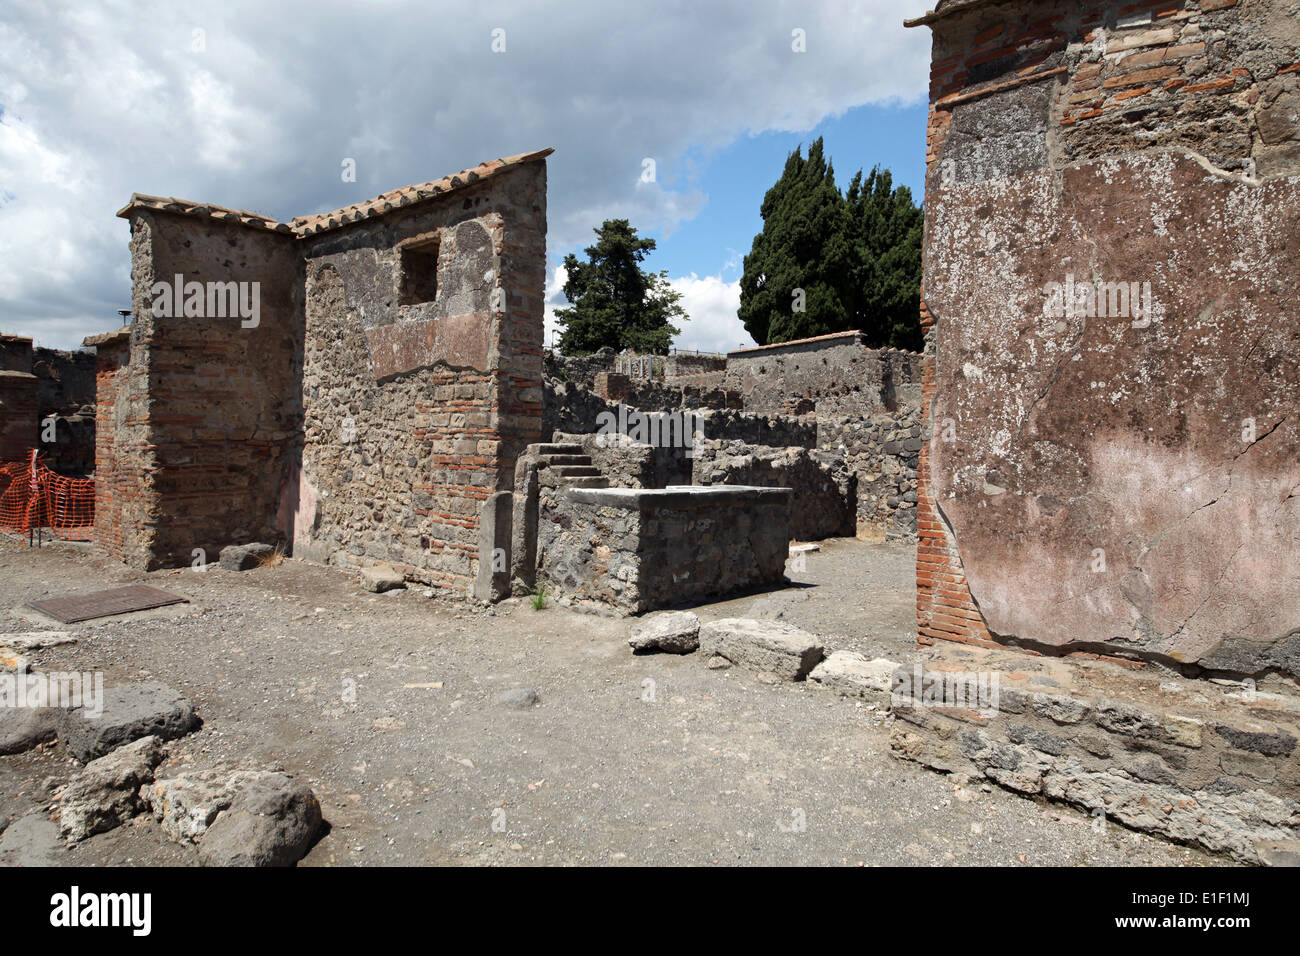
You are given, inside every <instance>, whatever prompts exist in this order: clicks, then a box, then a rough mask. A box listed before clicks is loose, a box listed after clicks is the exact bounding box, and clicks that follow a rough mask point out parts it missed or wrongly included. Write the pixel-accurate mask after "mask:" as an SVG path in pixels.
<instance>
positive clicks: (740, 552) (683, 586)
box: [537, 485, 791, 614]
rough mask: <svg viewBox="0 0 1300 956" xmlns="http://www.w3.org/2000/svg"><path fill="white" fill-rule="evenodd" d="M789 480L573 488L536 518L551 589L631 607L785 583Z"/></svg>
mask: <svg viewBox="0 0 1300 956" xmlns="http://www.w3.org/2000/svg"><path fill="white" fill-rule="evenodd" d="M790 494H791V492H790V489H789V488H751V487H745V486H731V485H729V486H722V487H714V488H703V487H695V486H671V487H668V488H659V489H644V488H566V489H564V490H563V492H562V493H561V494H559V495H557V496H556V498H555V499H554V502H553V504H551V505H549V506H548V507H547V508H546V509H544V512H543V513H542V514H541V515H539V518H538V542H537V555H538V559H537V565H538V567H537V575H538V581H539V582H544V583H545V584H546V586H547V587H548V588H549V589H550V591H551V592H552V593H553V594H556V595H557V596H558V597H561V598H567V599H569V600H571V601H576V602H578V603H583V602H597V603H600V604H603V605H609V606H612V607H614V608H616V609H618V610H620V611H622V612H624V613H630V614H638V613H641V612H643V611H649V610H654V609H656V608H664V607H671V606H673V605H677V604H685V603H690V602H692V601H699V600H702V599H704V598H710V597H717V596H720V595H726V594H734V593H737V592H741V591H746V590H750V589H754V588H761V587H765V586H773V585H780V584H781V583H782V582H783V581H784V580H785V559H786V556H787V553H788V549H789V540H790V538H789V517H788V509H789V500H790Z"/></svg>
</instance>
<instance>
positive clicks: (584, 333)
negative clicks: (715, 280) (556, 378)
mask: <svg viewBox="0 0 1300 956" xmlns="http://www.w3.org/2000/svg"><path fill="white" fill-rule="evenodd" d="M595 233H596V243H595V245H591V246H588V247H587V248H586V249H585V250H584V253H585V254H586V257H587V261H586V262H581V261H579V259H578V257H577V256H575V255H574V254H573V253H569V254H568V255H567V256H565V257H564V269H565V272H566V273H567V274H568V278H567V280H566V281H565V283H564V297H565V298H566V299H568V300H569V303H570V305H569V307H568V308H567V309H557V310H556V311H555V316H556V319H557V320H558V321H559V324H560V325H561V326H562V327H563V329H564V331H563V332H561V333H560V351H562V352H563V353H564V354H565V355H585V354H588V353H590V352H595V351H597V350H598V349H601V348H605V347H606V346H608V347H610V348H614V349H617V350H619V351H622V350H623V349H632V350H633V351H636V352H641V353H643V354H663V353H665V352H667V351H668V347H669V346H670V345H671V344H672V341H673V336H674V335H677V334H679V333H680V332H681V329H679V328H677V327H676V326H674V325H673V324H672V323H673V321H674V320H677V319H687V318H689V317H688V316H687V315H686V312H685V310H684V309H683V308H682V307H681V306H680V305H678V300H679V299H680V298H681V293H680V292H677V291H675V290H674V289H672V287H670V286H669V285H668V273H667V272H658V273H655V272H646V271H645V270H644V269H642V268H641V263H642V262H643V261H644V260H645V257H646V256H647V255H648V254H650V253H651V252H653V251H654V248H655V241H654V240H653V239H642V238H640V237H639V236H637V234H636V230H635V229H633V228H632V226H631V225H630V224H629V223H628V221H627V220H626V219H606V220H605V222H604V223H602V224H601V226H600V228H599V229H596V230H595Z"/></svg>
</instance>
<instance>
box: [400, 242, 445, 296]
mask: <svg viewBox="0 0 1300 956" xmlns="http://www.w3.org/2000/svg"><path fill="white" fill-rule="evenodd" d="M398 254H399V255H400V257H401V275H400V276H399V277H398V296H397V301H398V304H399V305H419V304H420V303H421V302H432V301H433V300H434V299H435V298H437V296H438V240H437V238H433V239H429V240H427V241H424V242H413V243H411V244H410V245H408V246H403V247H402V248H401V249H400V250H399V252H398Z"/></svg>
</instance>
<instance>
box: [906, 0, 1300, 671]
mask: <svg viewBox="0 0 1300 956" xmlns="http://www.w3.org/2000/svg"><path fill="white" fill-rule="evenodd" d="M909 25H912V26H919V25H925V26H928V27H929V28H930V29H931V30H932V32H933V37H934V52H933V64H932V70H931V86H930V123H929V145H928V156H927V159H928V176H927V189H926V204H925V205H926V240H925V260H924V263H925V266H924V274H925V281H924V300H925V307H926V310H927V311H926V312H925V314H924V315H923V322H924V325H925V328H926V330H927V334H926V343H927V344H926V372H925V383H924V386H925V402H926V405H927V409H928V412H929V419H930V426H931V434H930V437H929V441H928V442H927V444H926V447H925V449H924V450H923V453H922V458H921V462H920V481H921V495H920V499H921V501H920V505H921V507H920V512H919V518H920V535H921V544H920V549H919V553H918V558H917V580H918V585H919V592H920V593H919V607H918V627H919V631H920V635H921V638H922V639H923V640H925V641H929V640H935V639H945V640H955V641H965V642H973V643H980V644H997V643H1014V644H1018V645H1022V646H1026V647H1030V648H1037V649H1041V650H1048V651H1069V650H1087V651H1100V652H1103V653H1105V654H1108V655H1116V656H1132V657H1138V658H1146V659H1151V660H1161V661H1165V662H1168V663H1170V664H1173V665H1175V666H1184V667H1188V668H1189V669H1190V672H1192V673H1204V672H1211V673H1221V674H1225V675H1235V676H1240V675H1251V676H1261V675H1267V674H1272V673H1280V674H1284V675H1289V676H1290V677H1293V678H1294V677H1296V676H1300V562H1297V561H1296V555H1297V554H1298V553H1300V418H1298V417H1297V409H1300V365H1298V362H1300V358H1298V357H1300V314H1298V313H1297V310H1296V307H1295V301H1294V298H1295V292H1294V290H1295V288H1296V285H1297V279H1298V278H1300V255H1297V253H1298V251H1300V8H1298V7H1297V4H1295V3H1294V2H1291V0H1241V2H1237V0H1156V2H1150V0H1136V2H1133V0H1127V2H1122V3H1120V2H1109V3H1108V2H1098V0H1094V2H1089V3H1073V2H1064V0H946V2H942V3H940V4H938V6H937V8H936V9H935V10H934V11H933V12H931V13H929V14H927V15H925V16H924V17H921V18H919V19H917V20H914V21H911V23H910V24H909Z"/></svg>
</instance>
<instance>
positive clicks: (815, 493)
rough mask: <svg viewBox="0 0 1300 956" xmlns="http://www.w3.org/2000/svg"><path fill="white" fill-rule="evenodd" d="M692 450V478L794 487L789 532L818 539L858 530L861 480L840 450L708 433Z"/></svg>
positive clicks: (701, 481)
mask: <svg viewBox="0 0 1300 956" xmlns="http://www.w3.org/2000/svg"><path fill="white" fill-rule="evenodd" d="M692 451H693V452H694V457H692V458H691V460H690V462H691V466H692V473H691V483H692V484H696V485H744V486H750V487H758V488H789V489H791V496H790V505H789V529H790V537H791V538H793V539H795V540H797V541H820V540H821V539H822V538H833V537H845V536H852V535H853V534H854V531H855V524H856V512H857V493H856V488H857V482H856V480H855V478H854V476H853V475H852V474H851V473H850V472H849V470H848V469H847V468H846V467H845V466H844V463H843V460H842V459H841V458H840V457H839V456H837V455H834V454H832V453H827V452H821V451H809V450H808V449H807V448H800V447H797V446H795V447H788V448H773V447H771V446H768V445H747V444H745V443H744V442H740V441H725V442H723V441H713V440H708V439H706V440H704V441H701V442H698V443H697V444H696V446H695V448H694V449H692Z"/></svg>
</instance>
